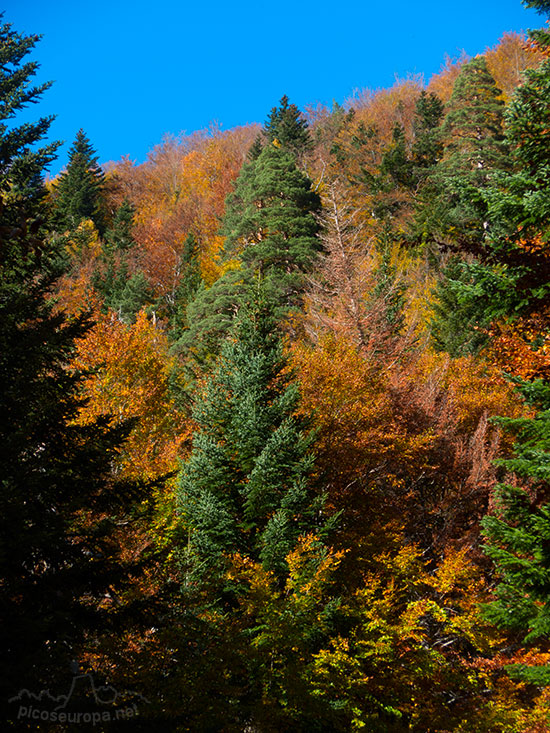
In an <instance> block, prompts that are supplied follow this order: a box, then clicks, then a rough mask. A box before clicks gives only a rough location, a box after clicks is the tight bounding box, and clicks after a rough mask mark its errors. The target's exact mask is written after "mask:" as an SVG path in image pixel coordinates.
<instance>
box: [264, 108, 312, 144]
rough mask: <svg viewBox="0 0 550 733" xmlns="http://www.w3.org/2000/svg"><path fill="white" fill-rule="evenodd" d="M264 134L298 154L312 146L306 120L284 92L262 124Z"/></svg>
mask: <svg viewBox="0 0 550 733" xmlns="http://www.w3.org/2000/svg"><path fill="white" fill-rule="evenodd" d="M263 132H264V135H265V137H266V138H267V141H268V142H270V143H276V144H277V145H279V146H280V147H282V148H283V150H285V151H286V152H288V153H291V154H292V155H294V156H298V157H299V156H300V155H302V154H303V153H305V152H307V150H309V149H310V148H311V147H312V144H313V143H312V140H311V135H310V133H309V129H308V124H307V121H306V120H305V119H304V117H303V115H302V114H301V112H300V110H299V109H298V107H297V106H296V105H295V104H290V100H289V99H288V97H287V96H286V94H285V95H284V96H283V97H282V98H281V101H280V102H279V106H278V107H273V109H272V110H271V112H270V114H269V117H268V118H267V120H266V123H265V125H264V130H263Z"/></svg>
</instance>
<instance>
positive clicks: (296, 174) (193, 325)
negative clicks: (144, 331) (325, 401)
mask: <svg viewBox="0 0 550 733" xmlns="http://www.w3.org/2000/svg"><path fill="white" fill-rule="evenodd" d="M320 205H321V203H320V199H319V196H318V195H317V193H315V192H314V191H312V190H311V181H310V180H309V178H307V176H305V175H304V174H303V173H301V172H300V171H299V170H298V169H297V167H296V164H295V161H294V158H293V156H292V155H291V154H290V153H287V152H285V151H284V150H282V148H280V147H278V146H277V145H275V144H268V145H266V146H265V148H263V150H262V152H261V153H260V155H259V157H258V158H257V159H256V160H255V161H250V162H246V163H245V164H244V165H243V167H242V170H241V173H240V174H239V177H238V179H237V182H236V184H235V191H234V192H233V193H232V194H230V196H228V198H227V209H226V215H225V218H224V222H223V227H222V232H223V233H225V234H226V240H225V245H224V253H223V256H224V258H225V260H226V262H228V261H230V260H232V261H233V265H237V269H235V267H230V269H228V270H227V272H226V273H225V274H224V275H223V276H222V277H221V278H219V279H218V280H217V281H216V282H215V283H214V284H213V285H212V287H210V288H207V287H205V286H203V287H200V288H199V289H198V291H197V295H196V297H195V298H194V300H193V301H192V302H191V303H190V304H189V306H188V311H187V319H188V323H189V329H188V330H187V331H186V332H185V333H184V334H183V335H182V338H181V339H180V341H179V343H178V344H177V346H176V349H177V350H180V351H184V352H187V353H188V354H189V353H193V355H194V357H195V358H196V359H198V361H204V360H205V359H207V358H208V357H209V356H212V354H216V353H217V352H218V350H219V345H220V342H221V339H223V337H224V336H225V335H227V332H228V328H229V327H230V326H231V323H232V321H233V318H234V316H235V315H236V313H237V312H238V311H239V308H240V307H241V305H242V304H243V302H246V300H247V298H248V297H249V293H250V292H251V291H252V290H253V289H254V287H255V283H256V281H257V279H258V277H259V278H260V279H261V280H262V283H263V291H264V296H265V298H266V299H267V302H268V303H269V307H270V308H271V311H272V313H273V314H274V316H275V318H276V320H277V321H280V320H281V319H283V318H284V317H286V316H287V315H288V314H289V313H290V312H292V311H293V310H295V309H296V308H299V306H300V303H301V297H302V292H303V289H304V287H305V275H306V273H307V272H309V271H310V270H311V268H312V267H313V265H314V262H315V259H316V257H317V254H318V252H319V251H320V248H321V243H320V240H319V239H318V237H317V233H318V231H319V223H318V220H317V218H316V213H317V212H318V211H319V209H320Z"/></svg>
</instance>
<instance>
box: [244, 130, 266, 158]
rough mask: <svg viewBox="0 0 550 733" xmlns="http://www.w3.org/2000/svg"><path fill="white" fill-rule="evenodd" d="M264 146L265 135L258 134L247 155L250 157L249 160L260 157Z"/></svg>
mask: <svg viewBox="0 0 550 733" xmlns="http://www.w3.org/2000/svg"><path fill="white" fill-rule="evenodd" d="M263 147H264V145H263V136H262V135H257V136H256V138H255V140H254V142H253V143H252V145H251V146H250V150H249V151H248V153H247V156H246V157H247V158H248V160H250V161H254V160H256V159H257V158H259V157H260V153H261V152H262V150H263Z"/></svg>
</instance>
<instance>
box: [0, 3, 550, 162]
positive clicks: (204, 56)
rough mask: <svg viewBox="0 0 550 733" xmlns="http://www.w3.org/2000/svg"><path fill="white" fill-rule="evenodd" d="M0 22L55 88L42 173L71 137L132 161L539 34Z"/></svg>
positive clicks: (301, 14) (421, 8)
mask: <svg viewBox="0 0 550 733" xmlns="http://www.w3.org/2000/svg"><path fill="white" fill-rule="evenodd" d="M4 11H5V12H4V20H5V21H6V22H9V23H12V25H13V27H14V29H15V30H17V31H19V32H22V33H27V34H28V33H41V34H43V39H42V41H41V42H40V43H39V44H38V46H37V47H36V50H35V52H34V54H33V58H34V59H36V60H38V61H39V62H40V63H41V69H40V72H39V79H40V80H47V79H52V80H54V81H55V84H54V86H53V87H52V89H51V90H50V91H49V92H47V94H46V95H45V97H44V100H43V102H42V104H40V106H39V107H33V108H32V117H31V118H30V119H35V118H36V116H37V115H38V114H39V113H40V114H56V115H57V120H56V121H55V123H54V124H53V126H52V137H53V138H56V139H63V140H65V141H66V144H65V145H64V147H63V149H62V150H61V153H60V157H59V163H58V165H56V166H54V167H53V169H52V172H54V173H55V172H57V170H58V169H59V167H61V166H62V165H64V164H65V163H66V153H67V149H68V147H69V146H70V144H71V142H72V141H73V140H74V137H75V134H76V132H77V130H78V129H79V128H80V127H82V128H84V130H85V132H86V133H87V135H88V137H89V138H90V140H91V142H92V144H93V145H94V147H95V148H96V150H97V151H98V154H99V159H100V162H107V161H108V160H117V159H119V158H120V157H121V156H123V155H129V156H130V158H131V159H132V160H135V161H137V162H141V161H143V160H144V159H145V156H146V154H147V151H148V150H150V149H151V147H152V146H153V145H155V144H156V143H158V142H160V140H161V138H162V136H163V135H164V134H165V133H179V132H181V131H187V132H192V131H194V130H198V129H201V128H204V127H206V126H208V125H209V124H210V123H211V122H213V121H217V122H218V123H219V124H220V125H221V126H222V127H223V128H224V129H227V128H230V127H233V126H235V125H239V124H244V123H247V122H263V121H264V120H265V118H266V116H267V113H268V112H269V110H270V109H271V107H273V106H274V105H275V104H276V103H277V102H278V100H279V99H280V98H281V96H282V95H283V94H288V96H289V97H290V99H291V101H293V102H295V103H296V104H298V106H300V107H304V106H305V105H306V104H308V103H316V102H324V103H328V104H330V103H331V102H332V100H336V101H338V102H342V101H343V100H344V99H345V98H346V97H349V96H350V95H351V94H352V93H353V91H354V90H356V89H362V88H366V87H368V88H379V87H386V86H390V85H391V84H392V83H393V81H394V79H395V77H396V76H400V77H403V76H405V75H407V74H408V73H422V74H424V76H425V78H426V79H428V78H429V77H430V76H431V75H432V74H433V73H435V72H437V71H438V70H439V69H440V67H441V65H442V63H443V60H444V57H445V54H449V55H451V56H455V55H458V54H459V53H460V51H461V50H465V51H466V53H468V54H470V55H474V54H476V53H480V52H483V51H484V50H485V49H486V48H487V47H488V46H492V45H494V44H495V43H496V42H497V41H498V39H499V37H500V36H501V35H502V33H503V32H505V31H511V30H515V31H519V30H522V29H525V28H529V27H539V26H541V25H542V18H541V17H540V16H538V15H537V14H536V13H535V12H533V11H531V10H526V9H525V8H524V7H523V6H522V4H521V2H520V0H461V1H460V2H456V1H455V2H452V3H448V2H447V1H446V0H439V1H438V2H435V1H433V0H427V1H425V2H423V1H422V0H418V1H417V2H414V3H413V2H410V0H406V1H404V0H396V1H395V2H393V3H391V2H380V1H379V0H377V1H376V2H372V1H369V0H362V1H361V0H332V1H331V2H325V1H324V0H316V1H315V2H313V1H312V0H277V2H274V3H264V4H261V3H260V2H253V1H252V0H244V1H243V0H233V1H232V2H231V1H229V0H227V1H226V2H223V3H222V2H218V1H217V0H210V1H209V2H205V1H203V2H200V1H199V2H189V1H186V0H179V1H177V0H156V1H155V0H153V1H152V0H148V1H147V2H144V0H132V1H131V2H130V0H109V1H108V2H107V1H106V0H93V2H81V1H79V0H72V1H70V2H68V1H66V0H50V1H49V2H47V1H45V0H6V1H5V2H4Z"/></svg>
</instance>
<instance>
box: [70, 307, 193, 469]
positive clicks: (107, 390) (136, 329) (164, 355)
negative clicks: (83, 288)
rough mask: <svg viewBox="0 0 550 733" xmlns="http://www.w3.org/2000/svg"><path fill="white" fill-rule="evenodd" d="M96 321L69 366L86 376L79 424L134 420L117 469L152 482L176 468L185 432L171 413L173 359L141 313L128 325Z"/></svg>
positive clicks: (99, 316) (107, 317)
mask: <svg viewBox="0 0 550 733" xmlns="http://www.w3.org/2000/svg"><path fill="white" fill-rule="evenodd" d="M96 318H97V322H96V325H95V326H94V327H93V329H92V330H91V331H90V332H88V334H87V335H86V337H85V338H83V339H81V340H80V341H78V342H77V354H76V358H75V361H74V366H75V367H76V368H78V369H82V370H84V371H90V372H91V373H90V375H89V376H88V377H87V378H86V380H85V383H84V396H85V397H86V398H87V400H88V401H87V403H86V405H85V406H84V407H83V408H82V410H81V412H80V415H79V417H78V420H79V421H80V422H81V423H83V424H87V423H89V422H92V421H93V420H94V419H95V418H96V417H98V416H99V415H114V416H115V418H116V419H117V420H119V421H125V420H128V419H129V418H138V420H137V422H136V425H135V426H134V427H133V429H132V431H131V433H130V435H129V437H128V439H127V441H126V442H125V444H124V447H123V453H122V459H121V464H120V466H119V470H120V471H121V472H122V473H123V475H124V476H128V477H141V478H143V477H148V478H150V477H155V476H159V475H162V474H164V473H167V472H169V471H172V470H174V469H175V468H176V463H177V457H178V455H179V454H180V453H181V450H182V448H183V445H184V442H185V440H186V439H187V438H188V437H189V428H188V425H187V424H186V421H185V419H184V417H183V416H182V415H181V414H180V413H179V412H178V411H177V410H176V407H175V404H174V400H173V398H172V396H171V394H170V388H169V379H170V373H171V371H172V370H173V368H174V360H173V358H172V357H169V356H168V344H167V341H166V337H165V336H164V334H163V333H162V332H161V331H159V329H158V328H157V326H156V325H154V324H153V323H152V322H151V321H149V320H148V318H147V316H146V314H145V312H144V311H141V312H140V313H139V314H138V317H137V320H136V322H135V324H133V325H131V326H127V325H125V324H123V323H121V322H120V321H118V320H117V319H116V318H115V317H114V315H113V314H110V315H102V314H97V316H96Z"/></svg>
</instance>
